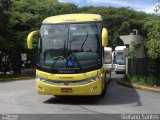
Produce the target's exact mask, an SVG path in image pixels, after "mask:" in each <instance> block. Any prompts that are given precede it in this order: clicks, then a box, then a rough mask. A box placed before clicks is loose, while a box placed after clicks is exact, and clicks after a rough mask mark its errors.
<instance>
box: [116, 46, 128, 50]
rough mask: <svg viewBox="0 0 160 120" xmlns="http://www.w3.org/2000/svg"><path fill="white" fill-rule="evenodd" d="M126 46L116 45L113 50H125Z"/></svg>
mask: <svg viewBox="0 0 160 120" xmlns="http://www.w3.org/2000/svg"><path fill="white" fill-rule="evenodd" d="M125 49H126V46H116V47H115V50H125Z"/></svg>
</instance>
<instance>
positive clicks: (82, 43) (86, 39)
mask: <svg viewBox="0 0 160 120" xmlns="http://www.w3.org/2000/svg"><path fill="white" fill-rule="evenodd" d="M88 35H89V34H88V33H87V34H86V37H85V39H84V41H83V43H82V45H81V51H82V48H83V45H84V43H85V42H86V41H87V38H88Z"/></svg>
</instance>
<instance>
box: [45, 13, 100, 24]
mask: <svg viewBox="0 0 160 120" xmlns="http://www.w3.org/2000/svg"><path fill="white" fill-rule="evenodd" d="M86 21H88V22H89V21H102V17H101V15H98V14H65V15H56V16H51V17H48V18H46V19H45V20H44V21H43V23H66V22H86Z"/></svg>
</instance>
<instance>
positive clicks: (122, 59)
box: [115, 52, 125, 65]
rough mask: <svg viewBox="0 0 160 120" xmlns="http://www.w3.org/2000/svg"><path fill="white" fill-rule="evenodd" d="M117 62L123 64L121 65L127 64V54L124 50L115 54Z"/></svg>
mask: <svg viewBox="0 0 160 120" xmlns="http://www.w3.org/2000/svg"><path fill="white" fill-rule="evenodd" d="M115 63H116V64H121V65H124V64H125V54H124V52H117V53H116V54H115Z"/></svg>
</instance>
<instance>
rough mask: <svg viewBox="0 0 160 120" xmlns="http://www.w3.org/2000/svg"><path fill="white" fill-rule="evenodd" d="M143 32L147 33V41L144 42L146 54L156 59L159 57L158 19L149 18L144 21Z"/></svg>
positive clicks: (159, 29)
mask: <svg viewBox="0 0 160 120" xmlns="http://www.w3.org/2000/svg"><path fill="white" fill-rule="evenodd" d="M144 28H145V30H146V31H147V40H146V42H145V45H146V48H147V54H148V56H149V57H151V58H153V59H156V58H159V57H160V34H159V32H160V17H149V18H147V19H146V22H145V26H144Z"/></svg>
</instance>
